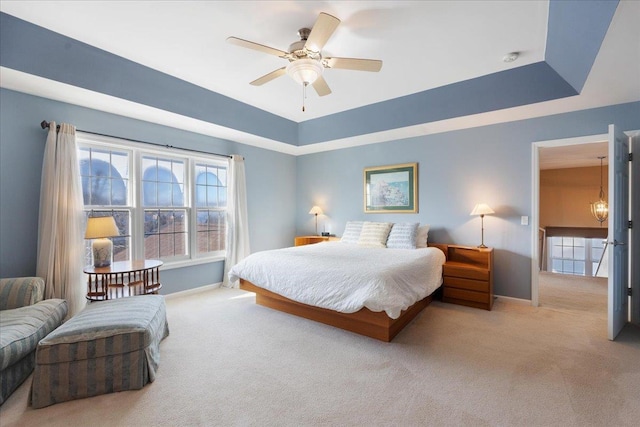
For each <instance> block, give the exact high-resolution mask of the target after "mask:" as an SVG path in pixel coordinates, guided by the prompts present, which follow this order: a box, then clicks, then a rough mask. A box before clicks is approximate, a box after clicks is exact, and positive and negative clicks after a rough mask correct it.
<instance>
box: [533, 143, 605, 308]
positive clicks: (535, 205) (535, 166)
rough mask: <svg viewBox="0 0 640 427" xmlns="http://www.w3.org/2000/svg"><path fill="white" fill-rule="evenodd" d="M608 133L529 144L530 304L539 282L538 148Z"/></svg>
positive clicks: (534, 301) (561, 144) (534, 302)
mask: <svg viewBox="0 0 640 427" xmlns="http://www.w3.org/2000/svg"><path fill="white" fill-rule="evenodd" d="M608 140H609V135H608V134H606V133H604V134H600V135H587V136H579V137H575V138H563V139H552V140H547V141H536V142H533V143H532V144H531V305H532V306H534V307H538V305H539V304H540V300H539V296H540V295H539V284H538V273H539V269H538V266H539V265H540V264H539V262H540V258H539V253H540V247H539V245H538V231H539V229H540V152H539V150H540V148H542V147H562V146H566V145H582V144H594V143H597V142H607V141H608Z"/></svg>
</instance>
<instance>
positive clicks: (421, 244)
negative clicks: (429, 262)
mask: <svg viewBox="0 0 640 427" xmlns="http://www.w3.org/2000/svg"><path fill="white" fill-rule="evenodd" d="M428 237H429V226H428V225H421V226H420V227H418V236H417V237H416V248H426V247H427V239H428Z"/></svg>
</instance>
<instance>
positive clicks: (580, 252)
mask: <svg viewBox="0 0 640 427" xmlns="http://www.w3.org/2000/svg"><path fill="white" fill-rule="evenodd" d="M584 256H585V251H584V246H576V248H575V250H574V252H573V257H574V259H579V260H584V259H585V258H584Z"/></svg>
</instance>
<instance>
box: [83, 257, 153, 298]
mask: <svg viewBox="0 0 640 427" xmlns="http://www.w3.org/2000/svg"><path fill="white" fill-rule="evenodd" d="M162 264H163V263H162V261H160V260H157V259H145V260H133V261H116V262H114V263H112V264H111V265H110V266H109V267H94V266H92V265H88V266H86V267H85V268H84V270H83V271H84V272H85V274H87V275H88V276H89V279H88V282H87V299H88V300H89V301H103V300H108V299H114V298H124V297H129V296H134V295H147V294H157V293H158V291H159V290H160V289H162V283H160V266H161V265H162Z"/></svg>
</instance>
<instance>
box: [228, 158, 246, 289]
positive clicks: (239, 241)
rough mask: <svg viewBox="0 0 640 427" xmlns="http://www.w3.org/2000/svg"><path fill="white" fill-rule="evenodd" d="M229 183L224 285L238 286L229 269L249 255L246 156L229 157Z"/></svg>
mask: <svg viewBox="0 0 640 427" xmlns="http://www.w3.org/2000/svg"><path fill="white" fill-rule="evenodd" d="M228 177H229V183H228V185H227V192H228V194H229V196H228V197H227V241H226V250H227V256H226V258H225V262H224V277H223V280H222V284H223V286H226V287H237V286H238V284H237V283H235V284H232V283H229V270H230V269H231V267H233V266H234V265H235V264H237V263H238V262H240V261H241V260H242V259H243V258H244V257H246V256H247V255H249V253H250V250H249V222H248V215H247V185H246V180H245V176H244V158H242V156H239V155H237V154H234V155H233V156H231V159H229V174H228Z"/></svg>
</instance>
